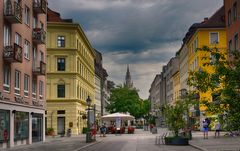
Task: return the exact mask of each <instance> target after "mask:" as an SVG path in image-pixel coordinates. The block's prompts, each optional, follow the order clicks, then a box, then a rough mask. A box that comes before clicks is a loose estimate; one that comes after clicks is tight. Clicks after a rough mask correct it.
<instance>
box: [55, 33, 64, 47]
mask: <svg viewBox="0 0 240 151" xmlns="http://www.w3.org/2000/svg"><path fill="white" fill-rule="evenodd" d="M57 46H58V47H65V37H64V36H58V38H57Z"/></svg>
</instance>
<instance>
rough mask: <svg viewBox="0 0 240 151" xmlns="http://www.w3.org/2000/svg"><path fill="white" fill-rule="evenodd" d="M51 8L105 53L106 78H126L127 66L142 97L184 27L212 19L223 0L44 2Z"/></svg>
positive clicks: (120, 80)
mask: <svg viewBox="0 0 240 151" xmlns="http://www.w3.org/2000/svg"><path fill="white" fill-rule="evenodd" d="M48 2H49V7H50V8H51V9H53V10H55V11H58V12H60V13H61V16H62V17H63V18H72V19H74V22H78V23H80V25H81V26H82V27H83V30H84V31H85V33H86V35H87V37H88V39H89V40H90V42H91V43H92V46H93V47H94V48H96V49H97V50H99V51H100V52H101V53H102V54H103V62H104V67H105V68H106V69H107V72H108V74H109V79H110V80H113V81H114V82H115V83H116V84H121V83H123V81H124V78H125V74H126V68H127V64H130V72H131V75H132V79H133V82H134V86H135V87H136V88H138V89H139V90H140V92H139V94H140V97H142V98H143V99H146V98H148V96H149V92H148V91H149V88H150V85H151V83H152V81H153V79H154V77H155V75H156V74H159V73H160V72H161V70H162V66H163V65H164V64H166V63H167V62H168V61H169V59H170V58H171V57H173V56H174V55H175V52H176V51H177V50H179V48H180V47H181V42H182V39H183V37H184V35H185V33H186V32H187V30H188V28H189V27H190V26H191V25H192V24H193V23H195V22H201V21H202V20H203V18H204V17H210V16H211V15H212V14H213V13H214V12H215V11H216V10H217V9H219V8H220V7H221V6H222V5H223V0H48Z"/></svg>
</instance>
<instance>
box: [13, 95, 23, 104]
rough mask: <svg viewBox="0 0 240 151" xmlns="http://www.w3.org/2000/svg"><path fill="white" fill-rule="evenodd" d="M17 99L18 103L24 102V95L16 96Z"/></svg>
mask: <svg viewBox="0 0 240 151" xmlns="http://www.w3.org/2000/svg"><path fill="white" fill-rule="evenodd" d="M15 101H16V102H17V103H21V104H24V100H23V97H20V96H15Z"/></svg>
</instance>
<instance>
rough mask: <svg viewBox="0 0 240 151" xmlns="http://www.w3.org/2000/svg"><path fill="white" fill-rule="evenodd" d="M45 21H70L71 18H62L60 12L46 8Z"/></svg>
mask: <svg viewBox="0 0 240 151" xmlns="http://www.w3.org/2000/svg"><path fill="white" fill-rule="evenodd" d="M47 21H48V22H70V23H72V22H73V20H72V19H62V18H61V15H60V13H58V12H55V11H53V10H51V9H50V8H48V10H47Z"/></svg>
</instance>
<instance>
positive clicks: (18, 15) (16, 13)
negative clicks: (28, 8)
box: [4, 0, 22, 24]
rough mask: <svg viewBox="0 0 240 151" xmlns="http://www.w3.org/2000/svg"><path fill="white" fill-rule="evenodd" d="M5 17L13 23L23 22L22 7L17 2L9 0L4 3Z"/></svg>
mask: <svg viewBox="0 0 240 151" xmlns="http://www.w3.org/2000/svg"><path fill="white" fill-rule="evenodd" d="M4 18H5V19H6V20H7V21H8V22H10V23H13V24H18V23H22V7H21V5H20V4H19V3H17V2H14V3H13V2H11V0H7V2H6V3H5V5H4Z"/></svg>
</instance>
